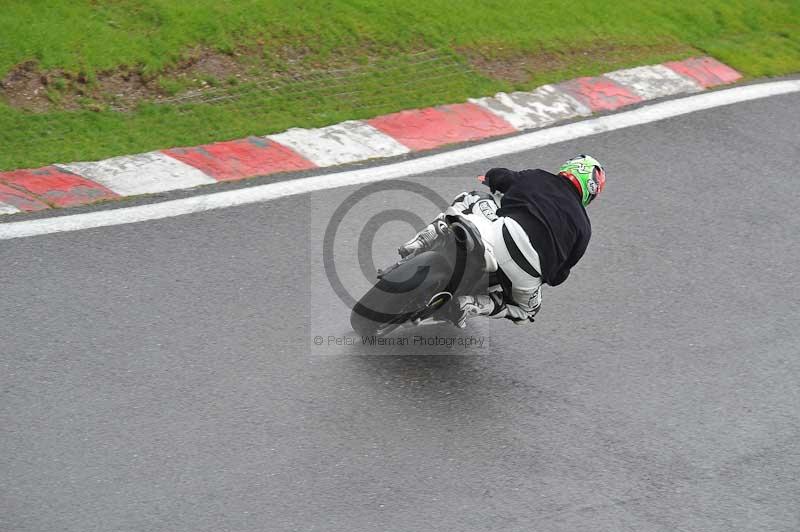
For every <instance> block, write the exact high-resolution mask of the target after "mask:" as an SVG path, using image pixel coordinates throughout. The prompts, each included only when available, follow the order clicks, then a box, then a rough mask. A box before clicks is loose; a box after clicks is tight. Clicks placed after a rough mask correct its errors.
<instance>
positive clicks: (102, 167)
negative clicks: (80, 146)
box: [56, 151, 217, 196]
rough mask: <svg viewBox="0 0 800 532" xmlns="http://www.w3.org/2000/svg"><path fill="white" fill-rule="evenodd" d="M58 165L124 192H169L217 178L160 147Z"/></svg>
mask: <svg viewBox="0 0 800 532" xmlns="http://www.w3.org/2000/svg"><path fill="white" fill-rule="evenodd" d="M56 166H57V167H59V168H62V169H64V170H68V171H70V172H72V173H74V174H78V175H80V176H83V177H85V178H87V179H90V180H92V181H95V182H96V183H100V184H101V185H103V186H105V187H107V188H109V189H111V190H112V191H114V192H116V193H117V194H119V195H121V196H133V195H136V194H151V193H153V192H165V191H167V190H177V189H180V188H191V187H196V186H197V185H206V184H209V183H216V182H217V181H216V180H215V179H214V178H212V177H210V176H208V175H206V174H204V173H203V172H201V171H200V170H198V169H197V168H195V167H193V166H189V165H188V164H185V163H182V162H181V161H179V160H177V159H173V158H172V157H170V156H168V155H164V154H163V153H161V152H157V151H154V152H150V153H140V154H138V155H123V156H121V157H113V158H111V159H106V160H104V161H97V162H91V163H71V164H57V165H56Z"/></svg>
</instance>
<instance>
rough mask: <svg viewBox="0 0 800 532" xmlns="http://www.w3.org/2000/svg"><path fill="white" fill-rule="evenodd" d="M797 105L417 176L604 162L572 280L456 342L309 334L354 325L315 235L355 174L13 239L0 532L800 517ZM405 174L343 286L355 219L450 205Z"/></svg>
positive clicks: (671, 522) (646, 523)
mask: <svg viewBox="0 0 800 532" xmlns="http://www.w3.org/2000/svg"><path fill="white" fill-rule="evenodd" d="M798 109H800V96H798V95H792V96H782V97H773V98H769V99H767V100H761V101H756V102H751V103H745V104H740V105H737V106H734V107H725V108H719V109H713V110H710V111H707V112H701V113H695V114H692V115H688V116H683V117H679V118H675V119H671V120H667V121H662V122H658V123H655V124H649V125H645V126H639V127H635V128H629V129H624V130H621V131H616V132H612V133H608V134H603V135H599V136H594V137H589V138H585V139H582V140H580V141H577V142H573V143H564V144H559V145H555V146H550V147H547V148H544V149H539V150H535V151H534V152H529V153H526V154H523V155H515V156H511V157H507V158H504V159H502V160H490V161H486V163H485V164H481V165H470V166H469V167H463V168H456V169H451V170H447V171H444V172H440V173H437V175H436V176H433V177H432V176H423V177H421V178H419V179H415V181H419V182H421V183H425V184H426V185H428V186H430V187H431V188H432V189H434V190H435V191H436V192H438V193H439V194H441V195H442V196H444V197H450V196H452V195H454V194H455V193H457V192H459V191H460V189H461V188H472V185H471V183H472V182H471V181H469V180H468V176H469V177H470V178H471V176H474V175H476V174H479V173H482V172H483V171H484V170H485V169H486V168H488V167H490V166H494V165H505V166H509V167H522V166H526V165H537V166H542V167H546V168H548V167H553V166H554V165H556V164H557V163H558V162H559V161H560V160H562V159H564V158H566V157H567V156H569V155H572V154H574V153H576V152H578V151H587V152H590V153H593V154H595V155H596V156H597V157H598V158H600V159H601V160H603V161H604V162H606V164H607V167H608V173H609V183H608V188H607V190H606V194H605V196H604V197H603V198H602V199H601V200H600V201H598V203H597V204H596V205H593V206H592V208H591V209H590V215H591V217H592V220H593V224H594V228H595V236H594V238H593V241H592V243H591V245H590V246H589V250H588V253H587V256H586V257H585V258H584V260H583V261H582V262H581V264H580V265H579V266H578V267H577V268H576V269H575V270H574V271H573V276H572V277H571V278H570V279H569V281H568V282H567V283H566V284H565V285H562V286H561V287H558V288H556V289H550V290H549V291H547V292H546V293H545V298H544V307H543V308H544V310H543V311H542V313H541V315H540V316H541V317H540V318H538V319H537V322H536V324H535V325H533V326H531V327H527V328H520V327H515V326H513V325H511V324H509V323H504V322H489V321H483V322H478V323H473V324H472V326H471V328H470V329H469V330H468V331H467V332H466V333H465V334H466V335H467V336H474V337H476V338H483V339H484V341H485V342H486V343H485V344H484V346H483V347H474V348H470V349H468V350H467V351H466V353H464V351H463V350H458V349H450V348H447V347H438V348H437V347H430V348H429V347H424V348H421V347H413V346H411V347H403V346H401V347H393V348H392V347H372V348H370V347H364V346H359V345H355V346H336V345H326V344H323V345H322V346H315V345H313V341H312V338H313V337H314V336H317V335H321V336H323V337H325V338H327V336H341V335H344V334H346V333H348V330H349V328H348V324H347V309H346V308H344V306H343V305H342V304H341V303H340V302H339V300H338V299H337V298H336V297H335V296H334V295H333V293H332V291H331V289H330V288H329V286H328V285H327V283H326V281H325V278H324V276H323V275H322V274H321V273H320V272H321V271H322V268H321V260H320V258H319V250H320V249H321V244H320V242H321V235H322V233H323V231H324V229H325V227H326V225H327V223H328V220H329V217H330V214H331V212H332V211H333V209H335V208H336V207H337V206H338V205H339V204H340V202H341V201H342V199H343V198H344V197H345V196H346V195H347V194H349V193H351V192H352V191H353V190H352V189H341V190H333V191H329V192H328V193H326V194H324V195H314V196H312V197H309V196H303V197H298V198H289V199H286V200H282V201H278V202H272V203H266V204H261V205H251V206H245V207H239V208H231V209H226V210H222V211H213V212H206V213H202V214H198V215H191V216H183V217H179V218H174V219H167V220H162V221H155V222H147V223H140V224H134V225H124V226H117V227H109V228H103V229H95V230H87V231H82V232H78V233H67V234H60V235H51V236H44V237H35V238H29V239H23V240H12V241H4V242H0V264H2V269H0V338H1V339H2V354H1V355H0V479H1V480H0V530H3V531H15V532H16V531H19V532H22V531H37V532H39V531H55V530H59V531H60V530H68V531H76V532H77V531H80V532H89V531H111V530H114V531H156V530H158V531H161V530H163V531H198V532H199V531H210V532H211V531H213V532H221V531H265V530H269V531H272V530H275V531H284V530H321V531H347V532H354V531H362V530H363V531H376V530H391V531H395V530H396V531H409V530H445V531H459V532H462V531H471V530H493V531H495V530H526V531H527V530H536V531H570V532H572V531H576V530H580V531H621V530H632V531H664V532H666V531H675V530H684V531H700V530H702V531H729V530H736V531H745V530H752V531H786V532H789V531H796V530H798V529H800V357H799V356H798V355H800V347H799V346H800V332H799V329H798V324H800V279H798V271H800V268H798V261H800V249H798V237H797V232H798V227H800V214H799V213H798V211H797V208H796V206H797V203H798V199H800V193H798V190H800V189H799V188H798V187H799V186H800V185H799V183H800V182H798V175H797V161H798V160H800V119H799V118H800V116H799V115H798ZM393 194H395V193H387V194H385V195H382V196H372V197H370V198H368V199H367V200H365V201H364V204H363V205H362V206H361V207H359V209H358V210H357V212H358V217H359V218H356V219H355V220H350V221H349V222H348V221H347V220H345V221H344V222H343V224H342V226H341V228H340V232H339V234H338V237H337V244H336V249H337V250H338V255H337V260H336V263H337V265H339V271H340V274H341V276H342V279H343V281H344V282H345V284H349V285H351V286H354V287H355V288H354V291H357V289H358V288H359V287H363V286H366V284H365V281H364V280H363V279H362V278H361V274H360V272H358V270H357V268H356V267H355V266H352V264H354V262H353V257H348V252H349V255H353V252H354V251H355V248H356V247H357V242H358V234H359V233H358V232H359V227H360V226H359V224H361V226H363V223H364V221H366V219H367V217H368V216H371V214H372V213H377V212H380V211H381V210H383V209H387V208H399V207H402V208H408V209H410V210H412V211H413V212H415V213H416V214H418V215H419V216H420V217H422V218H428V217H431V216H432V215H433V214H435V209H434V208H433V206H432V205H430V204H427V203H425V202H424V201H416V202H415V201H411V200H408V199H404V200H403V199H398V198H396V197H395V196H394V195H393ZM406 198H408V196H406ZM409 232H410V229H409V228H408V227H407V226H405V225H404V224H401V223H392V224H388V225H386V226H384V227H383V228H382V229H381V230H380V231H379V232H378V237H379V238H378V241H377V242H376V244H375V247H374V252H375V256H376V259H375V260H376V263H377V264H378V265H379V266H380V265H382V263H385V262H388V261H389V260H390V259H391V258H392V249H393V248H394V247H396V245H397V244H398V243H399V242H400V241H402V240H404V239H405V238H407V237H408V236H409V235H408V233H409ZM348 261H350V262H348ZM429 332H430V334H438V335H440V336H441V337H458V335H459V333H457V332H456V331H455V330H454V329H448V328H443V329H435V330H433V331H429ZM454 335H455V336H454ZM326 342H327V340H326ZM359 343H360V342H359ZM432 354H437V355H440V356H425V355H432Z"/></svg>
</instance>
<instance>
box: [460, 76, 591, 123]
mask: <svg viewBox="0 0 800 532" xmlns="http://www.w3.org/2000/svg"><path fill="white" fill-rule="evenodd" d="M470 102H472V103H474V104H477V105H480V106H481V107H483V108H485V109H487V110H488V111H490V112H491V113H494V114H496V115H499V116H500V117H501V118H503V119H504V120H505V121H506V122H508V123H509V124H511V125H512V126H514V127H515V128H517V129H519V130H525V129H534V128H539V127H544V126H549V125H550V124H553V123H554V122H558V121H560V120H567V119H569V118H575V117H578V116H589V115H590V114H592V112H591V110H589V108H588V107H586V106H585V105H583V104H582V103H580V102H579V101H578V100H576V99H575V98H573V97H572V96H570V95H569V94H567V93H565V92H563V91H560V90H558V89H557V88H556V87H554V86H552V85H543V86H542V87H539V88H538V89H536V90H535V91H532V92H512V93H511V94H507V93H505V92H499V93H497V94H495V95H494V96H492V97H487V98H477V99H471V100H470Z"/></svg>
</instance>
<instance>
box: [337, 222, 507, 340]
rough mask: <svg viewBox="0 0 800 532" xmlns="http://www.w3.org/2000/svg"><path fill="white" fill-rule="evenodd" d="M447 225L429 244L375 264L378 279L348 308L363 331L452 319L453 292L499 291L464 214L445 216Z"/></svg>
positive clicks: (455, 308)
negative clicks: (384, 265)
mask: <svg viewBox="0 0 800 532" xmlns="http://www.w3.org/2000/svg"><path fill="white" fill-rule="evenodd" d="M445 221H446V222H447V227H448V230H447V231H446V232H445V233H444V234H443V235H441V236H440V237H439V238H438V239H437V241H436V244H435V246H433V247H432V248H431V249H426V250H420V251H417V252H415V253H412V254H411V255H409V256H407V257H405V258H403V259H400V260H399V261H397V262H396V263H395V264H393V265H392V266H390V267H389V268H386V269H385V270H378V273H377V278H378V281H377V283H376V284H375V285H374V286H373V287H372V288H371V289H370V290H369V291H368V292H367V293H366V294H364V296H363V297H362V298H361V299H360V300H359V301H358V302H357V303H356V305H355V306H354V307H353V310H352V312H351V314H350V324H351V325H352V327H353V330H354V331H355V332H356V333H358V334H360V335H362V336H385V335H387V334H389V333H391V332H392V331H395V330H396V329H398V328H400V327H415V326H420V325H429V324H435V323H445V322H449V323H454V324H456V323H457V319H458V317H459V315H460V308H459V306H458V302H457V298H458V296H461V295H472V294H475V293H477V292H481V293H488V292H490V291H495V290H497V291H502V288H500V283H499V282H497V279H496V278H495V277H494V276H495V274H489V273H486V272H485V258H484V254H485V251H486V250H485V246H484V243H483V240H482V238H481V236H480V232H479V231H478V229H477V228H476V227H475V226H474V225H473V224H472V223H471V222H470V221H469V220H467V219H466V218H464V217H459V216H447V217H445Z"/></svg>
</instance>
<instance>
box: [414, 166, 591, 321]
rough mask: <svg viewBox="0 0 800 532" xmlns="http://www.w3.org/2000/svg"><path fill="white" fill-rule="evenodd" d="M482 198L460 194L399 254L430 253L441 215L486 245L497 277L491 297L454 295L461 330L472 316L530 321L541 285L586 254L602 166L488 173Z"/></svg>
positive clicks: (442, 226)
mask: <svg viewBox="0 0 800 532" xmlns="http://www.w3.org/2000/svg"><path fill="white" fill-rule="evenodd" d="M479 179H480V180H481V182H483V183H484V184H485V185H487V186H488V187H489V188H490V190H491V192H492V194H495V195H496V196H499V197H501V200H500V207H499V208H498V206H497V203H496V201H495V197H493V196H492V195H490V194H486V193H485V192H475V191H473V192H464V193H462V194H459V195H458V196H457V197H456V198H455V200H454V201H453V203H452V204H451V206H450V207H448V209H447V210H446V211H445V212H444V213H442V214H440V215H439V216H438V217H437V218H436V219H435V220H434V221H433V223H431V224H430V225H428V226H427V227H425V228H424V229H423V230H421V231H420V232H419V233H417V234H416V235H415V237H414V238H412V239H411V240H409V241H408V242H406V243H405V244H404V245H403V246H401V247H400V249H399V250H398V251H399V253H400V255H401V256H402V257H406V256H408V255H410V254H412V253H416V252H418V251H420V250H424V249H430V248H431V247H432V246H434V245H435V242H436V239H437V238H438V237H439V236H441V235H443V234H444V233H445V232H446V231H448V225H447V223H446V222H445V221H444V218H445V216H453V215H455V216H464V217H466V218H467V219H468V220H469V221H470V222H472V224H473V225H474V226H475V227H477V229H478V230H479V231H480V233H481V237H482V239H483V242H484V245H485V247H486V250H487V252H486V256H485V259H486V266H485V269H486V271H487V272H497V274H498V277H499V279H500V281H501V285H502V287H503V291H502V296H501V295H500V294H498V293H497V292H490V293H489V294H477V295H470V296H460V297H459V298H458V301H457V307H456V312H457V315H456V316H454V319H453V321H454V322H455V323H456V324H457V325H458V326H459V327H465V326H466V320H467V318H468V317H472V316H488V317H491V318H508V319H510V320H512V321H513V322H515V323H526V322H532V321H533V320H534V317H535V316H536V314H537V313H538V312H539V309H540V308H541V303H542V289H541V288H542V284H548V285H550V286H557V285H559V284H561V283H563V282H564V281H565V280H566V279H567V277H568V276H569V273H570V269H571V268H572V267H573V266H575V264H577V262H578V261H579V260H580V258H581V257H582V256H583V254H584V252H585V251H586V247H587V245H588V243H589V238H590V236H591V232H592V228H591V224H590V222H589V217H588V216H587V214H586V210H585V207H586V206H587V205H589V203H591V202H592V201H593V200H594V199H595V198H596V197H597V196H598V195H599V194H600V192H602V190H603V187H604V186H605V171H604V170H603V167H602V165H601V164H600V163H599V162H598V161H597V160H596V159H595V158H594V157H591V156H588V155H583V154H581V155H578V156H576V157H574V158H572V159H569V160H568V161H566V162H565V163H564V164H563V165H562V166H561V167H560V168H559V170H558V174H553V173H550V172H547V171H545V170H541V169H537V170H522V171H514V170H509V169H507V168H492V169H491V170H489V171H488V172H486V175H485V176H481V177H480V178H479Z"/></svg>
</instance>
